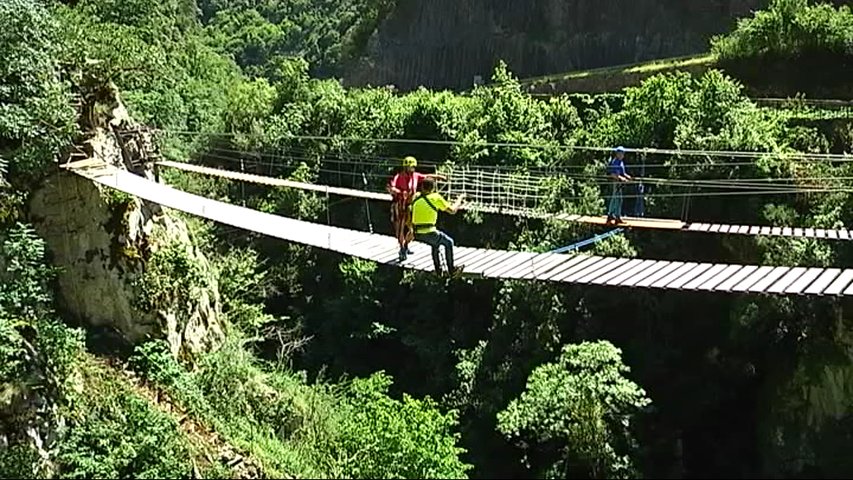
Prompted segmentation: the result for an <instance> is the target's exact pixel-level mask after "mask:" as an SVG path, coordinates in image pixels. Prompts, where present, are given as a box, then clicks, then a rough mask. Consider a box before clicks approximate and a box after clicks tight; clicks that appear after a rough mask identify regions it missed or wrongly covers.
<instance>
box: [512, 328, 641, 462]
mask: <svg viewBox="0 0 853 480" xmlns="http://www.w3.org/2000/svg"><path fill="white" fill-rule="evenodd" d="M627 372H628V367H626V366H625V365H623V364H622V358H621V351H620V350H619V349H618V348H615V347H614V346H613V345H612V344H611V343H610V342H607V341H599V342H594V343H590V342H584V343H582V344H579V345H566V346H564V347H563V351H562V354H561V355H560V358H559V359H558V361H557V362H556V363H547V364H544V365H541V366H539V367H537V368H536V369H535V370H534V371H533V373H531V374H530V378H529V379H528V381H527V388H526V390H525V391H524V393H522V394H521V396H520V397H519V398H517V399H515V400H513V401H512V402H510V404H509V406H508V407H507V408H506V410H504V411H502V412H500V413H499V414H498V430H500V432H501V433H503V434H504V435H505V436H506V437H507V438H509V439H515V440H516V441H519V442H521V443H522V444H524V445H527V444H533V445H543V444H547V445H550V446H551V449H549V450H548V453H549V454H548V455H545V458H540V459H538V460H539V461H537V462H536V463H534V464H533V465H532V468H533V469H534V471H535V472H536V473H537V475H540V476H543V477H545V478H567V476H575V475H587V476H590V477H593V478H605V477H606V478H624V477H629V476H631V475H633V474H634V470H633V464H632V460H631V454H632V450H633V449H634V448H635V445H634V441H633V439H632V434H631V420H632V419H633V417H634V415H635V414H636V413H637V412H638V411H639V410H640V409H642V408H643V407H645V406H646V405H648V404H649V403H650V402H651V401H650V400H649V399H648V398H647V397H646V395H645V392H644V391H643V390H642V389H641V388H640V387H638V386H637V385H636V384H635V383H634V382H632V381H630V380H628V379H627V378H625V377H624V373H627ZM540 462H541V463H540Z"/></svg>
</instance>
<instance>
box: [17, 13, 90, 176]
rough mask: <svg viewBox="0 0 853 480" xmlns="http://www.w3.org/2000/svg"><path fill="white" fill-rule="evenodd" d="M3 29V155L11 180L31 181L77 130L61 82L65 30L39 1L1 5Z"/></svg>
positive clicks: (67, 96) (68, 99) (66, 88)
mask: <svg viewBox="0 0 853 480" xmlns="http://www.w3.org/2000/svg"><path fill="white" fill-rule="evenodd" d="M0 25H3V29H2V31H0V56H2V58H3V59H4V60H3V65H2V66H0V98H2V99H3V108H0V156H3V157H5V158H6V159H8V161H9V167H10V174H11V175H12V180H17V181H20V182H23V181H27V179H30V181H31V180H32V179H34V178H39V177H40V176H41V175H43V174H44V171H45V167H46V166H47V165H48V164H49V162H50V161H51V160H52V159H53V156H54V155H55V154H56V153H58V150H59V148H60V147H62V146H63V145H65V144H66V143H67V142H68V141H69V139H70V137H71V135H72V134H73V133H74V131H75V128H74V123H73V121H74V116H73V109H72V108H71V106H70V104H69V101H70V95H69V88H68V85H67V84H66V83H64V82H63V81H61V80H60V70H59V58H60V57H61V52H62V44H61V42H60V40H59V31H60V27H59V25H58V24H57V22H56V21H55V20H54V19H53V18H52V17H51V15H50V11H49V10H48V7H47V6H46V5H45V4H44V3H43V2H41V1H39V0H8V1H4V2H2V3H0ZM18 176H21V177H20V178H18Z"/></svg>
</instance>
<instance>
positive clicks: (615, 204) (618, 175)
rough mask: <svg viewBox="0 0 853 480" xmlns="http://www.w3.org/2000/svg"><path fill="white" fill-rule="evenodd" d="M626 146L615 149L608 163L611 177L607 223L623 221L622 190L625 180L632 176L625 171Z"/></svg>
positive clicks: (608, 173)
mask: <svg viewBox="0 0 853 480" xmlns="http://www.w3.org/2000/svg"><path fill="white" fill-rule="evenodd" d="M624 158H625V147H616V148H614V149H613V158H611V159H610V163H608V164H607V175H608V176H609V177H610V181H611V189H610V202H609V203H608V205H607V223H611V222H614V223H622V190H623V187H624V186H625V182H628V181H630V180H631V176H630V175H628V173H627V172H626V171H625V161H624Z"/></svg>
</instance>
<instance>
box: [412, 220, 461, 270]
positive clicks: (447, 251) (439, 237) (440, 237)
mask: <svg viewBox="0 0 853 480" xmlns="http://www.w3.org/2000/svg"><path fill="white" fill-rule="evenodd" d="M415 240H417V241H419V242H424V243H426V244H427V245H429V246H431V247H432V261H433V263H434V264H435V271H436V273H438V272H441V260H440V259H439V257H438V247H439V246H440V245H444V255H445V257H446V258H447V270H448V271H450V272H452V271H453V239H452V238H450V237H448V236H447V234H445V233H444V232H442V231H441V230H436V231H434V232H429V233H415Z"/></svg>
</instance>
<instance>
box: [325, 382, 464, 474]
mask: <svg viewBox="0 0 853 480" xmlns="http://www.w3.org/2000/svg"><path fill="white" fill-rule="evenodd" d="M390 385H391V379H390V377H388V376H387V375H384V374H382V373H377V374H374V375H372V376H371V377H370V378H367V379H356V380H354V381H353V383H352V385H351V386H350V388H349V392H348V395H347V397H346V401H345V404H346V415H345V416H344V417H343V418H344V420H343V424H342V426H341V437H340V439H339V442H340V444H339V448H340V449H341V450H342V452H341V459H342V460H341V464H340V468H341V469H342V472H343V474H344V476H346V477H351V478H467V477H466V475H465V472H466V471H468V470H469V469H470V468H471V466H470V465H466V464H465V463H463V462H462V461H461V460H460V459H459V455H460V454H461V453H463V452H464V450H462V449H460V448H458V447H457V446H456V442H457V441H458V434H456V433H453V430H454V427H455V426H456V418H455V416H456V415H455V412H448V413H446V414H444V413H441V411H440V410H439V409H438V405H437V404H436V403H435V402H434V401H432V400H430V399H429V398H427V399H425V400H417V399H414V398H412V397H410V396H408V395H405V394H404V395H403V399H402V401H400V400H395V399H392V398H390V397H389V396H388V393H387V390H388V387H389V386H390Z"/></svg>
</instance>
